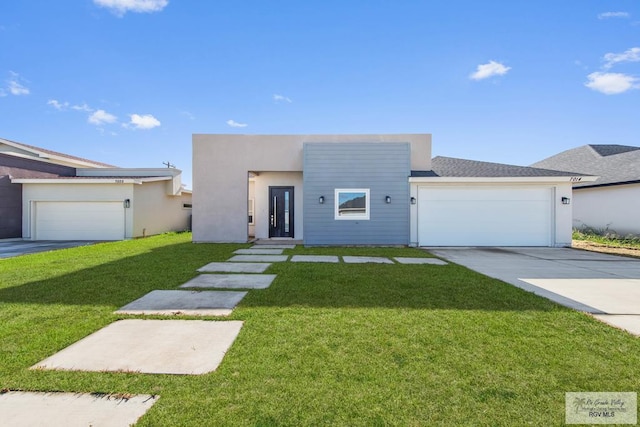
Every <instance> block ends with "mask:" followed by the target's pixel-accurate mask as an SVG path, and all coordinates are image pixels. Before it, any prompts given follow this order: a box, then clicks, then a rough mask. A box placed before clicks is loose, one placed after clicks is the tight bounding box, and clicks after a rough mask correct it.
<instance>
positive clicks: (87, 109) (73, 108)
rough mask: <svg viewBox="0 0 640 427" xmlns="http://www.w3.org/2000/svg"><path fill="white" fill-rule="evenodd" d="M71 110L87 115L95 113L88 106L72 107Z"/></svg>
mask: <svg viewBox="0 0 640 427" xmlns="http://www.w3.org/2000/svg"><path fill="white" fill-rule="evenodd" d="M71 109H72V110H76V111H86V112H87V113H90V112H92V111H93V108H91V107H89V106H88V105H87V104H82V105H72V106H71Z"/></svg>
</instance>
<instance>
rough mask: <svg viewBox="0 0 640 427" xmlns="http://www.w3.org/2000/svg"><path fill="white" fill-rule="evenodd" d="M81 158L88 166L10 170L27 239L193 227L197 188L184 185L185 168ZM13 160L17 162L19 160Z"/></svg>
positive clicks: (126, 235)
mask: <svg viewBox="0 0 640 427" xmlns="http://www.w3.org/2000/svg"><path fill="white" fill-rule="evenodd" d="M4 141H5V140H0V142H4ZM12 144H13V145H20V146H21V147H14V148H22V147H27V148H28V149H29V150H41V151H43V152H45V151H47V150H42V149H38V148H37V147H33V146H26V145H24V144H17V143H12ZM48 153H54V152H50V151H48ZM2 154H3V153H0V155H2ZM52 155H54V154H52ZM5 156H6V157H12V156H13V155H12V154H11V153H8V154H7V153H5ZM55 156H56V160H57V159H58V158H64V162H66V163H71V164H72V161H71V160H68V159H74V158H73V157H72V156H66V155H63V154H61V153H55ZM13 157H16V156H13ZM18 157H20V156H18ZM75 159H77V158H75ZM0 160H1V159H0ZM23 160H25V159H24V158H21V159H20V161H23ZM27 160H31V159H27ZM80 160H82V161H83V162H85V167H80V164H76V165H75V167H73V166H67V165H65V166H64V168H63V169H59V168H58V169H55V168H54V169H52V170H50V171H49V172H47V173H43V172H41V171H32V170H29V169H25V168H22V169H18V168H16V167H13V168H12V170H10V171H8V172H9V173H8V175H7V176H8V178H9V180H10V182H11V184H10V185H13V186H16V187H19V188H20V189H21V191H20V193H21V206H20V207H21V237H22V238H24V239H30V240H122V239H130V238H135V237H144V236H149V235H153V234H159V233H163V232H166V231H182V230H187V229H189V227H190V218H191V191H188V190H185V189H184V188H183V186H182V182H181V171H180V170H178V169H169V168H153V169H138V168H117V167H113V166H110V165H106V164H103V163H98V162H93V163H89V164H87V163H86V162H91V161H88V160H84V159H80ZM11 161H12V162H13V163H12V164H14V166H15V159H12V160H11ZM27 166H32V165H27ZM59 166H62V165H59ZM87 166H94V167H87Z"/></svg>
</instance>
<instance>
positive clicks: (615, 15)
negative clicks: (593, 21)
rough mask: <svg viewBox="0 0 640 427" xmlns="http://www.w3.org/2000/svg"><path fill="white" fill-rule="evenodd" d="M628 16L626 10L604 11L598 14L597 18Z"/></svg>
mask: <svg viewBox="0 0 640 427" xmlns="http://www.w3.org/2000/svg"><path fill="white" fill-rule="evenodd" d="M629 16H630V15H629V13H627V12H604V13H601V14H599V15H598V19H609V18H628V17H629Z"/></svg>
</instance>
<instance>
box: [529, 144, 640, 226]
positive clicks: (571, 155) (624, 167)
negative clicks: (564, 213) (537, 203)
mask: <svg viewBox="0 0 640 427" xmlns="http://www.w3.org/2000/svg"><path fill="white" fill-rule="evenodd" d="M532 166H534V167H539V168H548V169H558V170H568V171H573V172H576V173H583V174H589V175H597V176H598V178H597V179H596V180H595V181H588V182H575V183H574V185H573V200H574V201H575V203H574V204H573V226H574V227H576V228H583V227H588V228H593V229H597V230H601V231H603V232H604V231H606V232H610V233H614V232H615V233H617V234H620V235H628V234H633V235H640V221H639V220H638V212H640V147H634V146H629V145H617V144H593V145H583V146H581V147H577V148H573V149H571V150H567V151H563V152H561V153H558V154H556V155H554V156H551V157H549V158H547V159H544V160H541V161H539V162H537V163H534V164H533V165H532Z"/></svg>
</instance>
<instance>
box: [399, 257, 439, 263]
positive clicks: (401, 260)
mask: <svg viewBox="0 0 640 427" xmlns="http://www.w3.org/2000/svg"><path fill="white" fill-rule="evenodd" d="M394 259H395V260H396V261H398V262H399V263H400V264H433V265H447V263H446V262H445V261H443V260H441V259H438V258H402V257H396V258H394Z"/></svg>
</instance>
